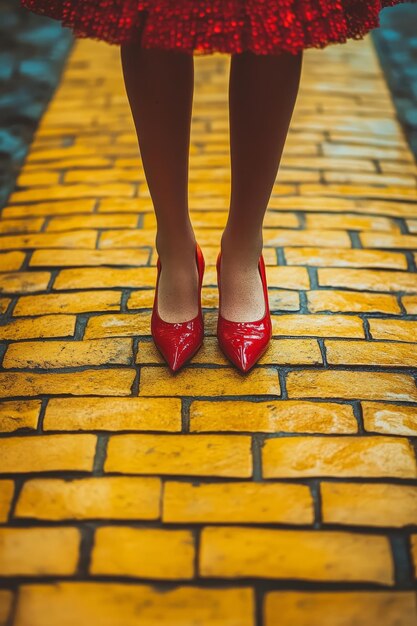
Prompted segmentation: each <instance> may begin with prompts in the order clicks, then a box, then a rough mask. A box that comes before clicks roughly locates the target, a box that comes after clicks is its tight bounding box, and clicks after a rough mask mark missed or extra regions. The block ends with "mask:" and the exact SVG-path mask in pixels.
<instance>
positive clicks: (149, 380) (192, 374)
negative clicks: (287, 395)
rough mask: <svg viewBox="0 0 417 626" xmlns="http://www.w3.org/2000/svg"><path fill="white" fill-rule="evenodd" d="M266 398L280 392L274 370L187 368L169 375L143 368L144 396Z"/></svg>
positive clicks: (162, 370) (142, 385) (141, 381)
mask: <svg viewBox="0 0 417 626" xmlns="http://www.w3.org/2000/svg"><path fill="white" fill-rule="evenodd" d="M197 388H198V395H199V396H224V395H243V394H245V395H246V394H251V395H263V394H274V395H278V394H279V393H280V385H279V380H278V374H277V371H276V370H275V369H274V368H272V367H270V368H268V367H262V368H253V369H252V370H251V371H250V372H248V373H246V374H241V372H239V371H238V370H237V369H235V368H233V369H232V368H221V369H220V368H219V369H213V368H203V367H201V368H197V367H195V368H194V367H193V368H192V369H191V368H188V369H187V368H185V369H184V368H183V369H182V370H180V371H179V372H177V373H175V374H174V375H172V374H169V373H168V374H167V367H164V368H158V369H157V368H155V367H142V368H141V373H140V383H139V395H140V396H172V395H174V396H193V395H195V393H196V389H197Z"/></svg>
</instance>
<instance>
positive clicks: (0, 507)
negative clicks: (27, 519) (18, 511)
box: [0, 480, 14, 623]
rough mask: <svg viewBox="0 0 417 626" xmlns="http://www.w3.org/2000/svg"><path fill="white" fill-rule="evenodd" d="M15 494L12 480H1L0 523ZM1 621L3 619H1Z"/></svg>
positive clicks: (7, 513) (5, 519) (3, 520)
mask: <svg viewBox="0 0 417 626" xmlns="http://www.w3.org/2000/svg"><path fill="white" fill-rule="evenodd" d="M13 494H14V483H13V481H12V480H0V523H3V522H6V521H7V518H8V516H9V511H10V505H11V503H12V498H13ZM0 623H1V621H0Z"/></svg>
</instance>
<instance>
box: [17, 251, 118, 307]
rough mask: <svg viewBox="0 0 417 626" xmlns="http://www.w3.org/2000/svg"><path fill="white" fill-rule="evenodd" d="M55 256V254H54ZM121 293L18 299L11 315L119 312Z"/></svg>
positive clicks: (84, 293) (63, 294)
mask: <svg viewBox="0 0 417 626" xmlns="http://www.w3.org/2000/svg"><path fill="white" fill-rule="evenodd" d="M54 256H55V252H54ZM120 300H121V292H120V291H119V292H117V291H98V290H97V291H90V292H88V291H83V294H82V298H80V294H79V293H46V294H42V295H37V296H23V297H21V298H19V300H18V301H17V304H16V306H15V307H14V309H13V315H46V314H47V313H86V312H90V311H119V310H120Z"/></svg>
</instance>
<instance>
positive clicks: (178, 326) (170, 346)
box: [151, 243, 205, 372]
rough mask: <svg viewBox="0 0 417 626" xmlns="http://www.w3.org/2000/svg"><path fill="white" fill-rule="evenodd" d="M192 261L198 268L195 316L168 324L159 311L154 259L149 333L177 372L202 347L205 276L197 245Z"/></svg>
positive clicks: (158, 274)
mask: <svg viewBox="0 0 417 626" xmlns="http://www.w3.org/2000/svg"><path fill="white" fill-rule="evenodd" d="M195 260H196V263H197V268H198V276H199V283H198V313H197V315H196V316H195V317H193V318H192V319H190V320H187V321H184V322H167V321H165V320H163V319H162V318H161V316H160V315H159V312H158V285H159V278H160V275H161V261H160V259H159V257H158V259H157V263H156V266H157V270H158V273H157V279H156V287H155V296H154V302H153V309H152V316H151V333H152V337H153V340H154V343H155V345H156V347H157V348H158V350H159V351H160V353H161V354H162V356H163V357H164V359H165V361H166V362H167V364H168V365H169V367H170V369H171V370H172V371H173V372H175V371H177V370H178V369H179V368H180V367H181V366H182V365H184V363H186V361H188V360H189V359H190V358H191V357H192V356H193V355H194V354H195V353H196V352H197V350H198V349H199V348H200V347H201V345H202V343H203V339H204V324H203V313H202V309H201V286H202V283H203V274H204V266H205V263H204V257H203V253H202V251H201V248H200V246H199V245H198V243H196V250H195Z"/></svg>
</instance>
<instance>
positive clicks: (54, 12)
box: [20, 0, 417, 55]
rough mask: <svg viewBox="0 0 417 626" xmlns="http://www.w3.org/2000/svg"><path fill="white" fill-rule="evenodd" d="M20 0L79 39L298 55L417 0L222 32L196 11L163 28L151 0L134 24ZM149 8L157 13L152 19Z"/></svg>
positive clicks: (382, 0) (357, 3) (351, 5)
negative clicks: (293, 23)
mask: <svg viewBox="0 0 417 626" xmlns="http://www.w3.org/2000/svg"><path fill="white" fill-rule="evenodd" d="M20 1H21V4H22V6H24V7H26V8H28V9H29V10H31V11H33V12H34V13H38V14H40V15H44V16H47V17H50V18H53V19H56V20H59V21H61V23H62V26H63V27H65V28H69V29H71V30H72V31H73V34H74V36H75V37H77V38H80V39H86V38H88V39H93V40H96V41H104V42H106V43H108V44H113V45H122V44H129V43H136V44H138V43H140V46H141V48H144V49H159V50H168V51H176V52H183V53H188V54H193V55H208V54H215V53H219V54H240V53H242V52H246V51H250V52H253V53H254V54H280V53H284V52H289V53H292V54H294V55H295V54H298V53H299V52H300V51H302V50H305V49H308V48H317V49H322V48H325V47H327V46H328V45H330V44H337V43H340V44H343V43H347V42H348V41H349V40H362V39H363V38H364V37H365V36H366V35H367V34H368V33H369V32H370V31H372V30H374V29H375V28H378V27H379V26H380V15H379V14H380V11H381V10H382V9H383V8H385V7H389V6H395V5H398V4H401V3H405V2H409V3H416V2H417V0H378V1H375V2H374V3H372V2H369V3H365V2H362V0H343V2H345V3H346V6H347V7H348V8H347V9H345V12H344V13H343V11H342V12H340V9H339V13H336V12H332V10H330V11H329V13H328V14H327V15H321V14H316V15H315V17H314V19H313V20H312V21H310V22H308V25H307V23H303V22H301V24H300V23H298V24H297V26H296V27H295V26H294V27H292V26H288V24H281V23H279V24H278V25H276V24H275V25H274V27H273V28H272V29H271V28H269V29H268V27H266V28H264V29H263V30H262V31H261V33H260V34H259V31H258V32H256V33H255V32H254V31H253V30H252V29H251V28H246V27H244V26H243V27H242V24H243V22H240V21H239V20H238V23H239V24H240V26H241V28H236V27H232V28H231V27H230V23H229V22H228V21H227V18H225V25H226V26H225V29H224V30H220V31H217V32H215V31H214V30H213V27H212V26H207V25H206V23H205V22H204V20H203V21H198V19H197V18H194V17H192V18H190V19H189V21H187V20H181V19H180V18H179V17H178V18H176V19H172V21H169V20H168V21H167V22H164V24H163V28H161V29H160V28H159V24H157V25H156V26H155V23H152V20H154V19H155V12H153V11H152V9H151V8H150V4H149V0H143V1H142V2H141V1H140V0H139V2H138V4H137V5H136V6H137V7H139V8H138V9H137V10H136V11H135V13H134V19H130V21H129V25H127V20H126V19H125V18H123V16H121V15H116V16H114V15H112V17H113V18H115V19H113V20H112V23H111V24H109V23H108V22H109V18H108V16H107V15H106V14H101V15H100V14H99V13H97V15H94V16H90V17H89V19H83V17H84V16H83V15H80V14H79V13H78V12H77V7H76V6H75V9H74V10H72V11H65V10H64V9H63V8H62V7H63V4H67V5H71V3H72V0H69V1H67V2H66V3H62V0H61V1H60V2H59V3H57V2H56V1H55V0H49V2H48V1H45V0H20ZM343 2H342V4H343ZM149 14H152V16H151V18H150V19H148V16H149ZM343 16H344V17H343ZM240 17H242V16H240ZM245 17H247V16H245ZM259 17H260V15H257V19H259ZM261 17H262V15H261ZM342 17H343V19H342ZM167 24H168V26H167ZM169 24H171V26H170V27H169ZM245 24H246V23H245Z"/></svg>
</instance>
